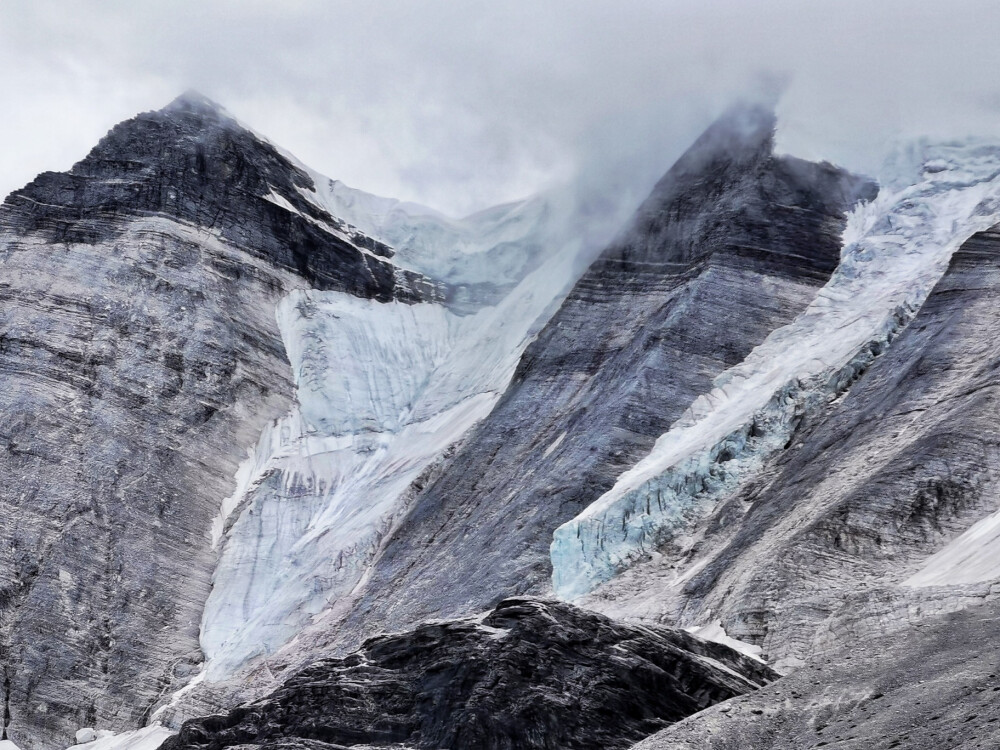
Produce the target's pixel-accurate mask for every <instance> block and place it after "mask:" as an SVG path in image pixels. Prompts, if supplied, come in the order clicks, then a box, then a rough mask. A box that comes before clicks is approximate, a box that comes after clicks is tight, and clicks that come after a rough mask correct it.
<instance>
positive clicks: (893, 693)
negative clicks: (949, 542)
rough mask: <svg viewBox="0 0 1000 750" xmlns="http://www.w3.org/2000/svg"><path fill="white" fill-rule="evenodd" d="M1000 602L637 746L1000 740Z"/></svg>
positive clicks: (864, 749) (854, 653)
mask: <svg viewBox="0 0 1000 750" xmlns="http://www.w3.org/2000/svg"><path fill="white" fill-rule="evenodd" d="M998 637H1000V607H998V604H997V603H996V602H993V603H990V604H987V605H985V606H983V607H974V608H971V609H968V610H966V611H963V612H958V613H952V614H948V615H940V616H937V617H928V618H926V619H925V620H924V621H923V622H921V623H919V624H918V625H912V626H910V627H909V628H907V629H905V630H903V631H901V632H898V633H895V634H893V635H888V636H882V637H880V638H875V639H870V638H869V639H860V640H858V641H855V642H853V643H851V644H850V645H847V646H845V647H844V648H841V649H839V650H837V651H835V652H832V653H830V654H828V655H827V656H826V658H824V659H822V660H820V661H818V662H817V663H815V664H812V665H809V666H808V667H803V668H802V669H800V670H798V671H797V672H796V673H795V674H793V675H790V676H788V677H784V678H782V679H781V680H779V681H777V682H776V683H774V684H772V685H769V686H767V687H765V688H764V689H762V690H760V691H758V692H756V693H754V694H752V695H748V696H744V697H741V698H737V699H735V700H733V701H729V702H727V703H724V704H722V705H720V706H716V707H714V708H711V709H709V710H707V711H704V712H703V713H700V714H698V715H697V716H693V717H691V718H689V719H687V720H685V721H683V722H680V723H678V724H675V725H674V726H672V727H669V728H667V729H665V730H663V731H662V732H660V733H658V734H656V735H654V736H653V737H650V738H649V739H647V740H645V741H643V742H640V743H639V744H637V745H636V746H635V750H743V749H744V748H750V747H752V748H755V750H800V749H801V748H819V747H823V748H832V749H833V750H893V749H894V748H897V749H900V750H902V749H903V748H934V747H942V748H944V747H947V748H956V750H957V749H958V748H962V749H963V750H973V749H974V748H991V747H997V746H998V745H1000V703H998V702H997V699H996V696H997V694H998V692H1000V664H998V659H997V656H996V649H995V646H994V644H995V643H996V639H997V638H998Z"/></svg>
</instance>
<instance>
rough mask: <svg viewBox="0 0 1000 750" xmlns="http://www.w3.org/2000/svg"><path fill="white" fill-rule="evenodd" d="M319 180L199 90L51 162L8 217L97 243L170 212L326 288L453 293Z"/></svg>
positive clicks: (411, 296) (382, 297) (63, 239)
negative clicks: (349, 215)
mask: <svg viewBox="0 0 1000 750" xmlns="http://www.w3.org/2000/svg"><path fill="white" fill-rule="evenodd" d="M314 187H315V186H314V185H313V180H312V177H310V176H309V175H308V174H307V173H306V172H305V171H304V170H303V169H302V168H301V167H299V166H298V165H295V164H293V163H291V162H290V161H289V159H288V158H286V157H285V156H283V155H282V154H280V153H279V152H278V151H277V150H276V149H275V148H274V146H272V145H271V144H270V143H267V142H266V141H263V140H261V139H260V138H258V137H257V136H256V135H254V134H253V133H251V132H250V131H248V130H246V129H245V128H243V127H242V126H240V125H239V124H238V123H237V122H236V121H235V120H233V119H232V118H231V117H229V116H228V115H227V114H226V113H225V112H223V111H221V110H220V109H219V108H218V107H217V106H216V105H215V104H214V103H212V102H210V101H208V100H206V99H203V98H201V97H200V96H198V95H197V94H189V95H185V96H183V97H181V98H179V99H177V100H176V101H175V102H173V103H172V104H171V105H169V106H168V107H166V108H164V109H162V110H159V111H157V112H146V113H144V114H141V115H138V116H137V117H135V118H133V119H131V120H128V121H126V122H123V123H121V124H120V125H118V126H116V127H115V128H113V129H112V130H111V132H110V133H108V135H107V136H105V137H104V138H103V139H102V140H101V142H100V143H99V144H98V145H97V146H96V147H95V148H94V149H93V151H91V152H90V154H89V155H88V156H87V158H86V159H84V160H83V161H81V162H80V163H79V164H77V165H76V166H74V167H73V169H72V170H70V171H69V172H65V173H54V172H45V173H43V174H41V175H39V176H38V177H37V178H36V179H35V180H34V181H33V182H32V183H31V184H29V185H28V186H27V187H25V188H23V189H22V190H18V191H16V192H14V193H12V194H11V195H10V196H9V197H8V198H7V200H6V203H5V210H4V217H3V222H4V227H5V229H6V231H8V232H10V233H12V234H17V235H30V236H33V237H37V238H39V239H44V240H45V241H46V242H49V243H68V244H84V245H88V244H89V245H93V244H99V243H101V242H105V241H107V240H109V239H113V238H115V237H117V236H119V235H120V233H121V232H122V231H123V230H124V227H125V225H126V223H127V222H128V221H129V220H135V219H141V218H143V217H148V216H158V215H161V216H169V217H170V218H172V219H174V220H176V221H178V222H181V223H184V224H189V225H193V226H195V227H199V228H200V229H202V230H203V231H205V232H210V233H211V234H213V235H215V236H217V237H219V238H220V239H222V240H225V241H227V242H229V243H232V244H234V245H236V246H238V247H240V248H241V249H242V250H243V252H245V253H247V254H248V255H249V256H251V257H252V258H254V259H257V260H263V261H265V262H267V263H268V264H270V265H272V266H274V267H276V268H280V269H282V270H284V271H290V272H293V273H295V274H296V275H297V276H299V277H301V278H302V279H304V280H305V281H307V282H308V283H309V284H310V285H311V286H313V287H316V288H319V289H336V290H341V291H346V292H349V293H351V294H354V295H357V296H360V297H366V298H371V299H377V300H379V301H383V302H384V301H388V300H390V299H398V300H403V301H417V300H421V299H430V298H433V297H440V296H441V295H442V294H443V291H442V290H441V289H436V290H435V289H434V287H433V285H432V284H430V282H429V281H428V280H427V279H426V277H423V276H421V275H420V274H416V273H413V272H410V271H402V270H400V269H397V268H395V267H394V266H393V265H392V264H391V263H389V262H388V258H389V257H390V256H391V255H392V250H391V248H389V247H387V246H385V245H383V244H382V243H380V242H378V241H376V240H373V239H371V238H369V237H365V236H364V235H361V234H358V233H356V232H353V231H351V230H350V229H349V228H348V227H347V226H346V225H344V224H343V222H341V221H340V220H339V219H337V218H335V217H331V216H330V215H329V214H327V213H326V212H325V211H323V210H322V209H320V208H319V207H317V205H315V204H314V203H313V202H311V201H310V200H308V199H307V195H308V193H309V192H310V191H312V190H313V189H314ZM223 272H226V270H223ZM228 272H229V273H230V274H232V273H238V272H239V267H238V266H236V267H235V268H229V269H228Z"/></svg>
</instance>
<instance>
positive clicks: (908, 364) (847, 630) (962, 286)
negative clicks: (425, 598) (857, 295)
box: [605, 227, 1000, 666]
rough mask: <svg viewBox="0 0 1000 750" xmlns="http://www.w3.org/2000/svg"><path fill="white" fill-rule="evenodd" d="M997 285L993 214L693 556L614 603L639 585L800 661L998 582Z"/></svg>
mask: <svg viewBox="0 0 1000 750" xmlns="http://www.w3.org/2000/svg"><path fill="white" fill-rule="evenodd" d="M998 299H1000V229H998V228H996V227H994V228H993V229H991V230H988V231H986V232H981V233H978V234H976V235H975V236H973V237H972V238H971V239H970V240H968V241H967V242H965V243H964V244H963V245H962V247H961V248H960V250H959V251H957V252H956V253H955V254H954V255H953V256H952V259H951V262H950V266H949V268H948V271H947V272H946V274H945V275H944V276H943V277H942V278H941V280H940V281H939V282H938V284H937V285H936V286H935V288H934V289H933V291H932V293H931V294H930V295H929V297H928V298H927V300H926V302H925V303H924V305H923V307H922V308H921V309H920V311H919V313H918V314H917V316H916V317H915V318H914V320H913V321H912V323H910V325H909V326H908V327H907V328H906V329H905V330H904V331H903V333H902V334H901V335H900V336H899V338H898V339H896V341H894V342H893V344H892V347H891V348H890V349H889V351H888V352H887V353H886V354H885V355H883V356H882V357H881V358H880V359H878V360H876V361H875V363H874V364H873V365H872V366H871V368H870V369H868V370H867V372H865V373H864V374H863V375H862V376H861V378H860V380H859V381H858V382H857V383H856V384H855V385H854V387H853V388H852V389H851V391H850V392H849V394H848V395H847V397H846V398H844V399H843V400H842V401H838V402H837V403H835V404H833V405H832V406H831V407H830V409H829V411H828V413H826V414H821V415H817V416H815V417H814V418H813V419H811V420H807V421H806V423H805V424H804V425H803V426H802V427H801V428H800V430H799V432H798V433H796V435H795V436H794V439H793V441H792V442H793V444H792V445H791V450H788V451H785V452H784V453H782V454H781V455H780V456H778V457H776V459H775V460H774V461H773V462H772V464H771V465H770V466H769V467H768V469H767V470H766V471H765V472H764V473H763V474H762V475H761V476H760V477H758V478H757V479H756V480H755V481H753V482H750V483H748V484H747V485H746V486H744V487H743V488H742V489H741V490H740V491H739V492H737V493H736V494H735V495H734V496H733V497H732V498H731V499H730V500H728V501H727V502H726V503H724V504H723V505H722V506H721V507H720V508H719V509H718V510H717V512H716V513H715V514H714V515H713V516H712V517H711V518H709V519H708V520H707V521H706V522H705V523H704V526H703V529H702V530H701V539H700V542H699V543H698V544H696V545H695V546H694V547H693V548H692V549H691V550H690V551H689V553H688V556H687V558H686V559H684V560H683V561H679V562H678V561H677V559H676V558H674V559H673V560H672V564H671V565H670V566H669V567H673V565H677V567H676V568H674V569H673V570H670V569H669V568H668V566H667V565H665V564H663V561H661V562H660V563H659V565H660V572H659V573H658V574H650V571H647V575H645V576H636V577H634V578H633V579H632V580H631V581H628V580H623V581H622V582H620V583H619V584H617V587H616V586H611V587H609V591H607V592H605V595H606V596H607V597H608V598H609V599H610V600H611V605H610V606H608V607H606V611H617V612H619V613H621V612H623V611H631V612H632V613H633V614H634V613H636V609H635V607H634V606H632V607H630V606H629V605H628V604H627V600H628V596H629V595H628V594H623V591H625V590H627V589H631V590H638V588H639V587H641V588H644V589H645V590H646V591H647V594H646V596H647V598H648V599H649V600H650V601H652V599H653V598H654V597H655V598H657V599H658V600H659V601H660V602H663V603H664V606H663V608H662V609H661V612H664V614H665V616H666V617H668V618H674V617H680V618H687V619H689V620H695V621H697V620H700V619H707V618H708V616H709V613H711V616H712V617H721V619H722V622H723V624H724V625H725V627H726V629H727V631H728V632H729V633H730V634H732V635H734V636H735V637H737V638H740V639H743V640H747V641H751V642H755V643H759V644H761V645H762V646H763V649H764V653H765V655H767V656H768V657H769V658H771V659H775V660H783V663H784V664H786V665H788V666H795V665H798V664H802V663H803V662H804V661H805V660H807V659H810V658H815V655H816V654H823V653H825V652H826V651H828V650H829V649H833V648H837V647H838V646H840V645H842V644H844V643H849V642H852V641H853V640H855V639H859V638H860V639H864V638H870V637H872V636H873V635H877V634H879V633H885V632H891V631H893V630H895V629H900V628H903V627H905V626H906V625H907V623H908V622H913V621H918V620H920V618H921V617H923V616H926V615H928V614H932V613H935V612H943V611H949V610H954V609H960V608H963V607H966V606H969V605H970V604H972V603H975V602H977V601H979V602H981V601H982V600H983V598H986V597H989V596H991V593H990V592H991V584H992V582H995V580H996V578H997V577H998V576H1000V569H998V566H997V565H996V563H995V560H996V559H997V558H996V555H997V554H998V552H1000V548H998V546H997V537H996V533H995V529H996V526H997V522H996V517H995V516H991V514H992V513H994V512H995V511H996V510H997V508H998V505H1000V494H998V493H997V486H998V485H997V482H998V480H1000V476H998V474H997V472H998V466H1000V463H998V459H1000V431H998V429H997V425H996V420H995V418H994V412H995V409H994V406H993V404H994V401H995V399H996V395H997V394H996V388H997V387H998V386H1000V381H998V380H997V377H996V372H997V368H998V367H1000V348H998V344H997V340H996V335H995V332H996V329H997V325H998V311H1000V306H998V304H997V301H998ZM976 522H979V523H978V524H977V525H976V526H974V527H973V528H972V529H971V530H969V532H968V533H966V534H963V533H962V532H964V531H966V530H967V529H969V527H970V526H972V525H973V524H974V523H976ZM934 553H937V554H934ZM932 555H933V556H932ZM667 557H670V555H669V554H668V555H667ZM685 566H686V569H687V571H689V572H686V573H685ZM656 575H659V576H660V577H661V578H662V581H663V583H664V584H667V585H664V586H662V587H660V586H657V585H656V582H655V578H656ZM668 581H672V582H670V583H668ZM619 596H621V597H624V598H623V600H622V601H619V602H615V601H614V599H615V598H616V597H619ZM623 602H626V603H623ZM647 614H649V612H647ZM781 663H782V662H781V661H779V664H781Z"/></svg>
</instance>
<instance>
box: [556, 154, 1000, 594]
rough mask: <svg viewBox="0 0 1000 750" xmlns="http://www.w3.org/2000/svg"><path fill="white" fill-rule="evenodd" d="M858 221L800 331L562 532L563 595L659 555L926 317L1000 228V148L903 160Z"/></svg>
mask: <svg viewBox="0 0 1000 750" xmlns="http://www.w3.org/2000/svg"><path fill="white" fill-rule="evenodd" d="M888 168H889V169H890V170H892V173H891V174H890V175H889V176H888V177H887V178H886V179H883V183H884V187H883V190H882V192H881V193H880V194H879V196H878V197H877V198H876V199H875V200H874V201H873V202H871V203H864V204H861V205H859V206H858V207H857V208H856V209H855V210H854V211H853V212H852V213H851V214H850V216H849V219H848V225H847V228H846V230H845V233H844V250H843V252H842V257H841V264H840V266H839V267H838V269H837V270H836V272H835V273H834V274H833V276H832V277H831V279H830V281H829V282H828V283H827V284H826V286H825V287H824V288H823V289H821V290H820V292H819V293H818V295H817V297H816V299H815V300H814V301H813V302H812V303H811V304H810V306H809V307H808V308H807V309H806V310H805V311H804V312H803V313H802V314H800V315H799V316H798V317H797V318H796V319H795V320H794V321H793V322H792V323H790V324H789V325H787V326H784V327H782V328H779V329H777V330H775V331H774V332H772V334H771V335H770V336H768V338H767V339H766V340H765V341H764V342H763V343H762V344H761V345H760V346H758V347H757V348H756V349H755V350H754V351H753V352H751V354H750V355H749V356H748V357H747V358H746V359H745V360H744V361H743V362H742V363H740V364H739V365H737V366H735V367H733V368H730V369H729V370H727V371H726V372H724V373H723V374H722V375H720V376H719V377H718V378H717V379H716V381H715V383H714V387H713V389H712V390H711V391H710V392H709V393H707V394H705V395H703V396H701V397H699V398H698V399H697V400H696V401H695V402H694V403H693V404H692V405H691V407H690V408H689V409H688V410H687V412H685V414H684V415H683V416H682V417H681V418H680V419H679V420H677V422H675V423H674V424H673V425H672V426H671V428H670V430H669V431H668V432H666V433H665V434H664V435H662V436H661V437H660V438H659V439H658V440H657V443H656V445H655V446H654V448H653V450H652V451H651V452H650V454H649V455H648V456H647V457H646V458H645V459H643V460H642V461H640V462H639V463H638V464H636V465H635V466H634V467H632V468H631V469H629V470H628V471H626V472H625V473H623V474H622V475H621V476H620V477H619V478H618V481H617V482H616V484H615V485H614V487H612V489H611V490H609V491H608V492H607V493H605V494H604V495H603V496H602V497H600V498H599V499H598V500H597V501H595V502H594V503H593V504H591V505H590V506H588V507H587V508H586V509H585V510H584V511H583V512H582V513H580V514H579V515H578V516H577V517H576V518H574V519H572V520H571V521H569V522H567V523H565V524H563V525H562V526H560V527H559V528H558V529H556V531H555V533H554V535H553V542H552V545H551V560H552V569H553V574H552V581H553V588H554V589H555V591H556V593H557V595H558V596H560V597H563V598H567V599H569V598H574V597H577V596H580V595H583V594H585V593H587V592H588V591H590V590H591V589H593V588H594V587H595V586H596V585H598V584H600V583H602V582H604V581H607V580H609V579H610V578H611V577H613V576H614V575H615V574H616V573H617V572H619V571H620V570H622V569H624V568H625V567H628V566H629V565H631V564H632V563H633V562H635V561H636V560H638V559H641V558H642V557H643V556H644V555H646V554H648V553H649V552H650V551H651V550H654V549H655V548H656V547H657V546H658V545H660V544H662V543H663V542H665V541H666V540H667V539H669V538H670V537H671V536H672V535H673V534H674V533H676V531H677V530H678V529H679V528H681V527H682V526H684V525H685V524H687V523H688V522H689V521H690V520H691V519H692V518H693V517H696V516H697V515H699V514H700V513H701V512H702V511H703V510H705V509H706V508H708V507H710V506H711V505H713V504H714V503H715V502H716V501H717V500H718V499H719V498H720V497H721V496H723V495H724V494H726V493H727V492H730V491H731V490H733V489H734V488H735V487H736V486H737V484H738V483H739V482H740V481H741V480H742V479H743V478H745V477H746V476H747V475H749V474H752V473H753V472H754V471H756V470H757V469H758V468H759V467H760V466H761V465H762V464H763V462H764V461H765V460H766V458H767V457H768V456H769V455H770V454H772V453H773V452H775V451H777V450H781V449H782V448H783V447H784V446H785V445H786V444H787V442H788V440H789V439H790V437H791V436H792V434H793V433H794V431H795V428H796V426H797V424H798V423H799V421H800V420H801V418H802V415H803V414H805V413H806V412H808V411H810V410H811V409H815V408H818V407H820V406H821V405H822V404H825V403H826V402H828V401H829V400H831V399H833V398H836V397H837V396H839V395H840V394H841V393H842V392H843V391H844V390H845V389H846V388H847V387H849V385H850V383H851V382H852V381H853V380H854V379H855V378H856V377H857V375H858V374H859V373H860V372H861V371H862V370H863V369H865V367H867V364H868V363H870V361H871V360H872V359H873V358H874V357H875V356H877V355H878V354H879V353H881V352H882V351H883V350H884V348H885V346H886V345H887V344H888V343H889V341H890V340H891V339H892V338H893V337H894V335H895V334H896V333H897V332H898V331H899V330H900V328H902V327H903V326H905V325H906V323H907V322H909V320H910V319H911V318H912V316H913V315H914V314H915V312H916V311H917V310H918V309H919V307H920V305H921V304H922V303H923V301H924V299H925V298H926V297H927V295H928V294H929V293H930V290H931V288H932V287H933V286H934V284H935V283H936V282H937V280H938V279H939V278H940V277H941V275H942V274H943V273H944V271H945V269H946V267H947V264H948V261H949V259H950V257H951V255H952V253H953V252H954V251H955V250H956V249H957V248H958V247H959V245H961V244H962V243H963V242H964V241H965V240H966V239H968V238H969V237H970V236H972V235H973V234H974V233H976V232H978V231H982V230H984V229H987V228H989V227H990V226H992V225H993V224H995V223H997V221H998V212H1000V148H998V147H996V146H993V145H990V144H985V143H971V144H966V145H956V144H944V145H932V144H928V143H926V142H920V143H917V144H912V145H910V146H908V147H907V148H904V149H901V150H900V151H899V152H898V154H897V156H896V157H895V158H894V159H893V160H892V161H891V162H890V163H889V167H888Z"/></svg>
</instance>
